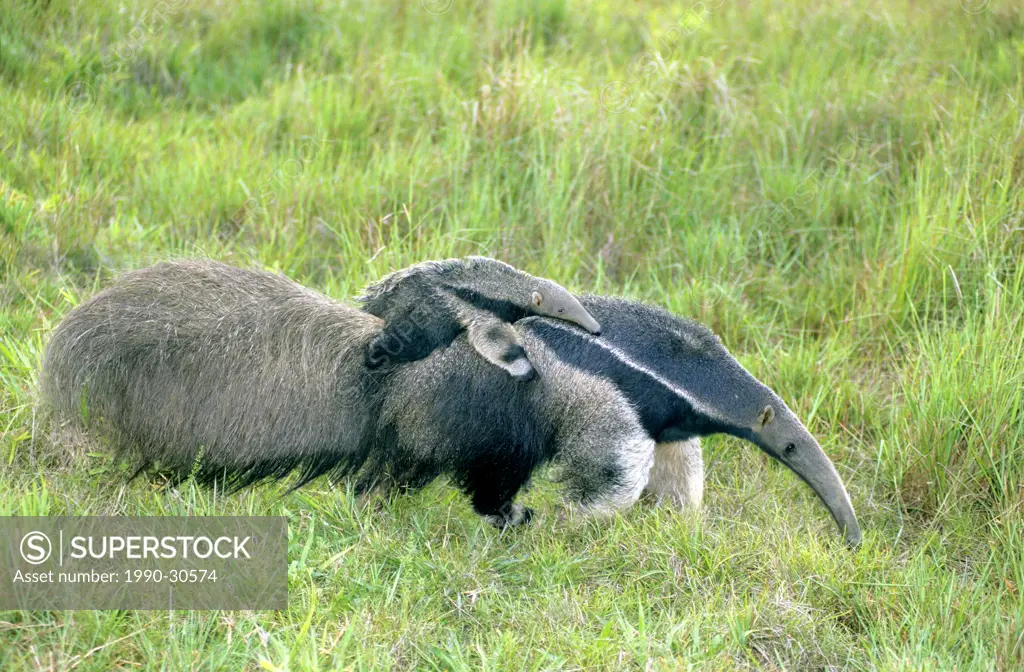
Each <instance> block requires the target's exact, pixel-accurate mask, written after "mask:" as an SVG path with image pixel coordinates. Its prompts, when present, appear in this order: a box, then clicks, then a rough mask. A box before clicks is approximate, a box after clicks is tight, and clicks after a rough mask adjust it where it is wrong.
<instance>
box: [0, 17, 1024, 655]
mask: <svg viewBox="0 0 1024 672" xmlns="http://www.w3.org/2000/svg"><path fill="white" fill-rule="evenodd" d="M1022 64H1024V10H1022V9H1021V8H1020V5H1019V4H1018V3H1015V2H1011V1H1010V0H1005V1H1003V0H992V1H991V2H989V0H962V2H961V3H960V4H958V3H957V2H955V0H950V1H945V2H934V3H927V2H919V1H913V0H868V1H867V2H859V3H852V2H847V1H845V0H825V1H824V2H809V1H806V0H800V1H798V2H789V1H788V0H758V1H752V2H748V1H745V0H735V1H733V0H711V1H710V2H705V3H703V4H697V5H693V6H692V7H691V6H690V4H689V3H688V2H686V1H685V0H684V2H682V3H668V2H656V1H650V2H629V3H624V2H615V1H612V0H603V1H598V2H592V3H583V2H571V3H570V2H566V1H564V0H531V1H527V0H517V1H512V2H507V3H486V4H483V3H480V4H478V3H474V2H469V1H468V0H424V1H423V2H412V1H409V2H399V1H394V2H385V1H383V0H364V1H358V0H357V1H354V2H346V3H334V2H329V1H327V0H268V1H265V2H261V1H259V0H239V1H224V0H219V1H218V0H174V1H171V0H169V1H168V2H166V3H156V2H152V3H151V2H148V0H127V1H121V0H93V1H90V2H87V3H74V2H71V1H70V0H49V1H47V2H34V1H27V0H0V280H2V289H0V292H2V293H0V514H2V515H61V514H137V515H144V514H153V515H164V514H237V513H253V514H262V515H284V516H287V517H288V519H289V528H290V541H289V545H290V550H289V560H290V566H289V586H290V606H289V609H288V610H287V611H282V612H220V613H218V612H192V613H183V612H174V613H168V612H133V611H129V612H100V611H84V612H49V613H41V612H33V613H29V612H13V613H12V612H7V613H0V669H3V670H20V669H72V668H73V669H77V670H109V669H137V668H142V669H167V670H176V669H203V670H215V669H216V670H219V669H267V670H286V669H290V670H317V669H322V670H326V669H338V668H358V669H392V668H397V669H489V670H519V669H530V670H533V669H593V668H596V669H624V668H625V669H635V668H641V669H679V668H686V667H692V668H694V669H720V670H731V669H736V668H770V669H771V668H777V669H819V668H835V669H877V668H881V669H911V670H919V669H942V670H947V669H958V670H968V669H979V670H990V669H1000V670H1010V669H1020V667H1021V666H1022V665H1024V600H1022V596H1021V591H1024V506H1022V503H1024V396H1022V391H1024V339H1022V333H1024V265H1022V264H1021V257H1022V255H1024V220H1022V215H1024V210H1022V208H1024V190H1022V186H1024V138H1022V132H1024V82H1022V68H1024V66H1022ZM472 253H477V254H487V255H491V256H497V257H500V258H502V259H504V260H506V261H508V262H510V263H512V264H515V265H517V266H520V267H522V268H523V269H525V270H528V271H530V272H533V273H536V274H540V275H545V276H548V277H551V278H553V279H555V280H557V281H559V282H561V283H563V284H565V285H566V286H569V287H571V288H573V289H576V290H580V291H596V292H605V293H615V294H624V295H628V296H631V297H636V298H639V299H643V300H647V301H651V302H654V303H657V304H660V305H663V306H665V307H667V308H669V309H670V310H672V311H674V312H676V313H678V314H680V315H686V316H691V317H693V318H696V319H698V320H700V321H702V322H704V323H706V324H708V325H709V326H710V327H712V328H713V329H714V330H715V331H716V332H717V333H718V334H719V335H720V336H721V338H722V340H723V342H724V343H725V344H726V346H727V347H729V348H730V350H731V351H732V352H733V353H734V354H735V355H736V356H737V357H738V358H739V359H740V360H741V361H742V362H743V364H744V365H745V366H747V367H748V368H749V369H750V370H751V371H752V372H753V373H754V374H755V375H757V376H759V377H760V378H761V379H762V380H764V381H765V382H766V383H768V384H769V385H771V386H772V387H773V388H774V389H775V390H776V391H777V392H778V393H779V394H780V395H781V396H782V397H783V398H785V399H786V400H787V401H788V403H789V405H790V406H791V407H792V408H793V409H794V410H795V411H796V412H797V413H798V414H799V415H801V417H802V418H803V419H804V421H805V423H806V424H807V425H808V427H809V428H810V429H811V431H812V432H813V433H814V434H815V435H816V436H817V437H818V438H819V440H820V442H821V444H822V446H823V448H824V449H825V450H826V452H828V453H829V454H830V455H831V456H832V458H833V460H834V461H835V463H836V466H837V468H838V469H839V472H840V474H841V475H842V476H843V478H844V480H845V481H846V483H847V486H848V488H849V490H850V494H851V497H852V499H853V503H854V506H855V508H856V510H857V512H858V515H859V517H860V521H861V524H862V527H863V529H864V533H865V542H864V544H863V547H862V548H861V549H860V551H859V552H857V553H852V552H850V551H848V550H847V549H846V548H845V547H844V546H843V544H842V542H841V539H840V538H839V537H838V535H836V534H835V530H834V527H833V525H832V522H831V521H830V520H829V518H828V516H827V513H826V512H825V510H824V508H823V507H822V506H821V505H820V503H819V502H818V501H817V500H816V499H815V498H814V495H813V493H811V492H810V490H809V489H808V488H806V487H805V486H803V485H802V484H801V483H800V482H799V481H798V479H797V478H796V477H795V476H793V475H792V474H791V473H790V472H788V471H786V470H785V469H783V468H779V467H778V466H776V465H775V464H774V463H771V462H770V461H769V460H768V459H767V458H766V457H765V456H763V455H762V454H760V453H759V452H758V451H757V450H756V449H755V448H753V447H751V446H749V445H746V444H742V443H740V442H738V441H736V440H732V439H724V438H711V439H709V440H707V441H706V442H705V446H706V453H705V459H706V461H707V462H708V465H709V466H708V480H707V488H706V495H705V506H704V508H703V510H702V511H701V513H700V514H699V515H695V516H694V515H690V516H688V515H680V514H677V513H674V512H673V511H671V510H669V509H666V508H655V507H650V506H646V507H645V506H637V507H635V508H634V509H632V510H630V511H628V512H626V513H625V514H623V515H620V516H617V517H615V518H613V519H611V520H607V521H600V522H599V521H589V522H579V521H576V522H568V523H566V522H560V521H559V520H558V519H557V517H556V516H555V515H554V507H555V505H556V504H557V501H558V499H557V497H558V491H557V489H556V487H555V486H554V485H552V484H550V483H548V482H546V481H545V480H544V479H541V481H540V482H538V483H537V485H536V487H535V488H534V489H533V490H531V491H530V492H529V493H527V494H526V495H525V498H524V499H523V501H525V502H526V503H528V504H530V505H531V506H533V507H534V508H535V509H536V510H537V513H538V518H539V520H537V521H535V524H532V525H531V526H530V527H529V528H528V529H522V530H515V531H514V532H507V533H505V534H499V533H497V532H496V531H494V530H492V529H491V528H489V527H487V526H486V525H485V524H484V523H483V522H482V521H480V520H479V519H478V518H477V517H476V516H474V515H473V513H472V512H471V510H470V508H469V506H468V504H467V503H466V501H465V500H464V499H463V498H462V497H461V496H460V495H459V494H458V493H456V492H455V491H454V490H453V489H452V488H450V487H448V486H447V485H445V484H443V483H437V484H435V485H433V486H431V487H430V488H428V489H427V490H426V491H424V492H422V493H419V494H416V495H413V496H410V497H406V498H399V499H395V500H392V501H386V502H380V501H370V502H362V501H359V500H355V499H353V498H352V496H351V495H350V494H349V493H346V492H345V491H344V490H339V489H334V488H331V487H330V486H329V485H328V484H327V483H326V482H323V481H318V482H316V483H314V484H313V485H311V486H309V487H307V488H305V489H303V490H301V491H299V492H296V493H293V494H287V495H284V496H282V494H283V493H284V490H283V489H282V488H275V487H269V488H263V489H259V490H254V491H247V492H244V493H242V494H240V495H236V496H233V497H223V496H220V495H218V496H217V497H214V495H213V493H212V492H209V491H205V490H202V489H198V488H196V487H194V486H193V485H191V484H186V485H184V486H182V487H180V488H165V487H163V486H162V485H161V484H160V483H159V482H146V481H145V479H138V480H136V481H135V482H132V483H131V484H130V485H125V484H124V474H123V471H122V467H121V465H119V464H117V463H115V462H114V461H113V460H111V458H110V457H109V456H108V454H107V453H106V452H104V451H103V450H96V449H93V448H88V447H83V446H81V445H69V444H68V443H65V442H56V443H55V442H54V441H52V439H51V432H50V431H49V430H50V428H49V426H48V423H47V421H46V418H45V416H44V415H43V414H40V413H37V412H36V404H37V396H38V395H37V391H36V381H37V377H38V370H39V366H40V359H41V356H42V352H43V348H44V345H45V343H46V340H47V337H48V333H49V332H50V330H51V329H52V328H53V327H54V326H55V325H56V324H57V323H58V321H59V320H60V319H61V317H62V316H63V315H65V314H66V313H67V312H68V311H69V310H70V309H71V308H72V307H74V306H75V305H76V304H77V303H78V302H80V301H82V300H84V299H86V298H88V297H89V296H91V295H92V294H93V293H95V292H96V291H97V290H98V289H100V288H102V287H103V286H105V285H106V284H107V283H108V282H109V281H110V280H111V278H113V277H114V276H115V275H116V274H117V273H119V272H120V271H122V270H124V269H127V268H135V267H140V266H144V265H148V264H150V263H153V262H155V261H157V260H162V259H166V258H169V257H181V256H189V257H192V256H198V257H212V258H216V259H221V260H226V261H229V262H232V263H236V264H240V265H255V266H260V267H264V268H269V269H274V270H278V271H281V272H283V273H285V274H287V275H289V276H291V277H293V278H295V279H297V280H299V281H301V282H303V283H305V284H307V285H310V286H312V287H315V288H317V289H319V290H321V291H324V292H326V293H328V294H330V295H332V296H335V297H338V298H348V297H352V296H354V295H355V294H356V293H357V291H358V290H359V289H360V288H361V286H362V285H363V284H365V283H366V282H368V281H370V280H372V279H375V278H378V277H380V276H381V275H382V274H384V273H385V272H387V271H389V270H391V269H395V268H400V267H402V266H405V265H407V264H409V263H412V262H416V261H420V260H423V259H428V258H437V257H445V256H453V255H465V254H472Z"/></svg>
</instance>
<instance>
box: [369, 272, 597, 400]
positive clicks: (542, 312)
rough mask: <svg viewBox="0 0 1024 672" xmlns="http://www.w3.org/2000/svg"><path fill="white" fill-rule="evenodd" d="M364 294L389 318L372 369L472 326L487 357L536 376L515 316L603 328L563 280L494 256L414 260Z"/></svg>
mask: <svg viewBox="0 0 1024 672" xmlns="http://www.w3.org/2000/svg"><path fill="white" fill-rule="evenodd" d="M359 301H360V302H361V304H362V308H363V310H365V311H366V312H368V313H370V314H372V315H376V316H378V317H380V318H382V319H384V321H385V322H386V324H387V326H386V327H385V328H384V329H383V330H382V331H381V333H380V335H379V336H377V337H376V338H374V339H373V340H372V341H371V343H370V347H369V348H368V350H367V364H368V366H369V367H370V368H378V367H383V366H385V365H389V366H394V365H396V364H400V363H405V362H411V361H415V360H417V359H422V358H424V357H426V356H427V355H429V354H430V353H431V352H433V351H434V350H435V349H436V348H438V347H441V346H444V345H448V344H449V343H451V342H452V340H453V339H454V338H455V336H456V335H457V334H459V333H460V332H462V331H466V332H467V333H468V335H469V342H470V343H471V344H472V345H473V347H474V349H475V350H476V351H477V352H478V353H479V354H480V355H481V356H482V357H483V358H484V359H485V360H487V361H488V362H490V363H491V364H493V365H494V366H497V367H499V368H501V369H504V370H505V371H506V372H507V373H508V374H509V375H511V376H512V377H513V378H515V379H516V380H531V379H532V378H533V376H534V368H533V366H532V364H531V363H530V360H529V358H528V357H527V355H526V352H525V350H523V346H522V343H521V342H520V340H519V337H518V335H517V333H516V331H515V330H514V329H512V328H510V326H509V323H510V322H515V321H516V320H519V319H522V318H524V317H527V316H530V315H539V316H547V317H553V318H555V319H559V320H564V321H567V322H572V323H573V324H576V325H578V326H580V327H583V328H584V329H586V330H587V331H589V332H590V333H593V334H599V333H600V332H601V325H600V324H599V323H598V322H597V320H595V319H594V318H593V316H592V315H590V313H588V312H587V311H586V309H585V308H584V307H583V306H582V305H580V302H579V301H578V300H577V299H576V297H574V296H573V295H572V294H570V293H569V291H568V290H566V289H565V288H564V287H562V286H561V285H559V284H557V283H555V282H552V281H551V280H547V279H545V278H538V277H535V276H532V275H530V274H528V273H525V272H523V271H520V270H518V269H516V268H514V267H512V266H510V265H508V264H506V263H504V262H501V261H498V260H496V259H491V258H488V257H467V258H465V259H446V260H443V261H426V262H422V263H419V264H415V265H413V266H410V267H408V268H405V269H402V270H399V271H396V272H394V273H391V274H390V275H388V276H386V277H384V278H383V279H382V280H380V281H378V282H376V283H374V284H372V285H370V286H369V287H367V288H366V290H365V291H364V293H363V295H362V296H360V297H359Z"/></svg>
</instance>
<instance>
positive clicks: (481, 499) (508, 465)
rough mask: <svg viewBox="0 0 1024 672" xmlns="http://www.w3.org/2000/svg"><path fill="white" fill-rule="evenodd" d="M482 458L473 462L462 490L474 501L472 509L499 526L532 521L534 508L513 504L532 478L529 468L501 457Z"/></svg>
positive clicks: (503, 526) (504, 526)
mask: <svg viewBox="0 0 1024 672" xmlns="http://www.w3.org/2000/svg"><path fill="white" fill-rule="evenodd" d="M497 457H498V459H497V460H481V461H479V462H478V463H476V464H474V465H472V466H471V467H470V468H469V470H468V471H467V473H466V476H465V477H464V480H463V484H462V485H463V490H464V491H465V493H466V494H467V495H468V496H469V498H470V500H471V501H472V502H473V510H474V511H476V512H477V513H479V514H480V515H481V516H483V517H484V519H485V520H486V521H487V522H489V523H490V524H491V525H494V526H495V527H498V528H506V527H511V526H513V525H522V524H524V523H528V522H530V519H531V518H532V517H533V511H532V510H531V509H530V508H528V507H526V506H523V505H522V504H515V503H513V501H512V500H513V499H515V496H516V495H517V494H518V493H519V491H520V490H521V489H522V487H523V486H524V485H526V482H527V481H528V480H529V478H530V471H531V470H530V469H529V468H526V465H524V464H523V463H521V462H520V463H518V464H517V463H516V462H515V461H510V460H502V459H501V456H500V455H499V456H497Z"/></svg>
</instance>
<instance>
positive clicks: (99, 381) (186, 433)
mask: <svg viewBox="0 0 1024 672" xmlns="http://www.w3.org/2000/svg"><path fill="white" fill-rule="evenodd" d="M380 325H381V321H380V320H379V319H377V318H375V317H373V316H370V315H367V314H366V313H363V312H362V311H359V310H357V309H355V308H353V307H351V306H347V305H345V304H342V303H339V302H336V301H333V300H331V299H329V298H327V297H325V296H323V295H321V294H318V293H316V292H313V291H311V290H308V289H306V288H304V287H302V286H300V285H298V284H296V283H294V282H292V281H291V280H288V279H287V278H284V277H281V276H279V275H274V274H272V273H267V272H262V271H252V270H243V269H239V268H235V267H231V266H227V265H224V264H220V263H215V262H208V261H177V262H170V263H163V264H159V265H157V266H153V267H150V268H146V269H143V270H139V271H134V272H130V273H127V274H126V275H124V276H122V277H121V278H120V279H119V280H118V281H117V282H116V283H115V284H114V285H113V286H111V287H110V288H108V289H106V290H105V291H103V292H101V293H100V294H98V295H97V296H95V297H94V298H93V299H91V300H90V301H88V302H86V303H84V304H82V305H81V306H79V307H78V308H76V309H75V310H74V311H72V312H71V313H70V314H69V315H68V316H67V317H66V318H65V319H64V321H63V322H61V324H60V325H59V326H58V327H57V329H56V330H55V332H54V334H53V337H52V339H51V340H50V343H49V345H48V346H47V349H46V355H45V359H44V363H43V375H42V391H43V394H44V397H45V398H46V399H47V400H48V402H49V403H50V404H51V405H52V407H53V410H54V411H55V415H56V418H57V419H58V421H61V422H69V421H70V422H76V423H84V424H86V425H88V426H90V427H98V428H101V429H102V430H104V431H105V433H106V434H107V435H108V436H109V438H111V439H112V441H113V443H114V444H115V445H116V446H117V447H118V448H120V449H122V450H124V451H127V452H130V453H131V454H132V455H133V456H134V457H136V458H137V459H138V460H139V467H140V468H145V467H148V466H151V465H160V466H161V467H162V468H166V469H169V470H171V471H174V472H177V473H179V474H189V473H192V474H193V475H194V476H195V477H196V479H197V480H198V481H200V482H212V481H214V480H223V481H224V482H225V483H226V484H227V485H230V486H232V487H242V486H245V485H248V484H251V483H254V482H257V481H260V480H263V479H274V478H282V477H284V476H285V475H287V474H289V473H290V472H292V471H293V470H297V471H298V472H299V478H298V483H297V484H296V487H297V486H298V485H301V484H302V483H305V482H308V481H309V480H312V479H313V478H316V477H317V476H319V475H321V474H323V473H327V472H338V473H339V474H341V473H347V472H351V471H353V470H355V469H358V468H359V467H360V466H361V465H362V463H363V462H364V461H365V459H366V456H367V453H368V451H369V450H370V442H371V441H372V438H371V436H370V435H372V433H373V418H374V416H375V408H377V406H378V404H379V399H378V396H379V395H378V394H377V389H378V388H377V387H376V386H375V385H374V384H373V379H372V377H371V374H370V373H369V372H367V371H366V370H365V368H364V367H363V352H364V351H365V349H366V347H367V343H368V342H369V340H370V339H371V338H372V337H373V336H374V335H375V334H376V333H377V332H378V331H379V329H380ZM197 460H198V463H197Z"/></svg>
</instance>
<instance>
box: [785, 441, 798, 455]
mask: <svg viewBox="0 0 1024 672" xmlns="http://www.w3.org/2000/svg"><path fill="white" fill-rule="evenodd" d="M795 452H796V444H793V443H787V444H786V455H792V454H793V453H795Z"/></svg>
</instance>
